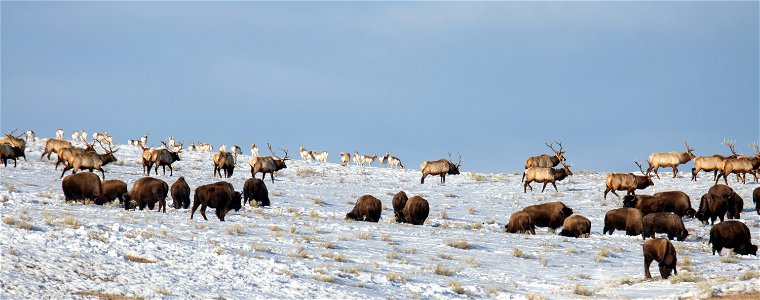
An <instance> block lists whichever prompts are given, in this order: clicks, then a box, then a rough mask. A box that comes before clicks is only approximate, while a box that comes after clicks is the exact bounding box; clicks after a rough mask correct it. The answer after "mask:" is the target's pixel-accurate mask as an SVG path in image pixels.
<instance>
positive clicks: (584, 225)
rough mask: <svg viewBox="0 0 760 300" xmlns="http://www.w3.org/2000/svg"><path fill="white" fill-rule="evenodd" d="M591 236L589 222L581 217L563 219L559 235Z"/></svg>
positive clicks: (574, 216) (573, 216)
mask: <svg viewBox="0 0 760 300" xmlns="http://www.w3.org/2000/svg"><path fill="white" fill-rule="evenodd" d="M590 234H591V221H590V220H589V219H588V218H586V217H584V216H581V215H572V216H569V217H567V218H565V222H564V223H563V224H562V231H560V233H559V235H561V236H569V237H574V238H578V237H588V236H589V235H590Z"/></svg>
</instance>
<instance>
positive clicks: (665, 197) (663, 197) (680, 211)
mask: <svg viewBox="0 0 760 300" xmlns="http://www.w3.org/2000/svg"><path fill="white" fill-rule="evenodd" d="M652 196H654V197H656V198H659V199H660V205H662V211H668V212H673V213H675V214H677V215H678V216H679V217H682V218H683V217H684V216H687V217H689V218H693V217H694V214H695V213H696V212H697V211H695V210H694V209H693V208H691V199H689V195H686V193H684V192H681V191H669V192H659V193H655V194H654V195H652Z"/></svg>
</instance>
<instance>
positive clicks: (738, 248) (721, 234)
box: [708, 221, 757, 256]
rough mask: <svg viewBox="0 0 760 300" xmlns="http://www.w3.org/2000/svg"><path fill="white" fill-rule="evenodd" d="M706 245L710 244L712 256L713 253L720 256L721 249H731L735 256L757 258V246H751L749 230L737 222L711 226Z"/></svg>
mask: <svg viewBox="0 0 760 300" xmlns="http://www.w3.org/2000/svg"><path fill="white" fill-rule="evenodd" d="M708 243H709V244H712V249H713V252H712V254H713V255H715V251H718V254H719V255H722V254H721V251H723V248H731V249H734V252H736V253H737V254H741V255H750V254H752V255H755V256H757V246H756V245H752V236H751V235H750V233H749V228H747V225H744V223H742V222H739V221H725V222H720V223H718V224H716V225H715V226H713V227H712V229H710V241H709V242H708Z"/></svg>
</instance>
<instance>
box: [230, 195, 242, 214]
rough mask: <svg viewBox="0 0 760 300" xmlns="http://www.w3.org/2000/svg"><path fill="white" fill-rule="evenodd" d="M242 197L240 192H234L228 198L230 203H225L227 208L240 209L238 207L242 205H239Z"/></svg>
mask: <svg viewBox="0 0 760 300" xmlns="http://www.w3.org/2000/svg"><path fill="white" fill-rule="evenodd" d="M242 198H243V196H242V195H241V194H240V192H235V195H234V196H233V197H232V199H231V200H230V203H229V204H228V205H227V208H228V209H234V210H235V211H238V210H240V208H241V207H242V206H241V201H242Z"/></svg>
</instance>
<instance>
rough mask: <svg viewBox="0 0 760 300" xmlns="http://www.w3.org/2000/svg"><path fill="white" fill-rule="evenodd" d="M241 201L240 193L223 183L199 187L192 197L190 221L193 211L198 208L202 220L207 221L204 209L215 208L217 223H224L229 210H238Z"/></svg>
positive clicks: (228, 184)
mask: <svg viewBox="0 0 760 300" xmlns="http://www.w3.org/2000/svg"><path fill="white" fill-rule="evenodd" d="M241 199H242V195H241V194H240V192H236V191H235V190H234V189H233V187H232V184H230V183H228V182H225V181H219V182H217V183H213V184H206V185H202V186H199V187H198V188H196V189H195V195H194V196H193V208H192V210H191V211H190V219H191V220H192V219H193V215H195V210H196V209H198V206H200V207H201V216H203V219H204V220H206V221H208V218H206V207H211V208H216V216H217V217H218V218H219V221H222V222H224V216H225V215H227V212H229V211H230V209H235V210H238V209H240V200H241Z"/></svg>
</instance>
